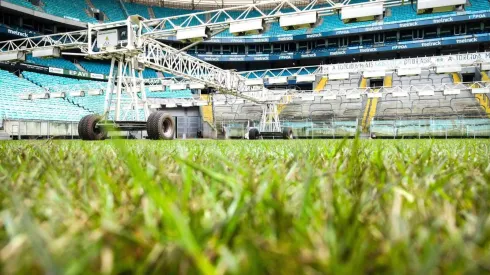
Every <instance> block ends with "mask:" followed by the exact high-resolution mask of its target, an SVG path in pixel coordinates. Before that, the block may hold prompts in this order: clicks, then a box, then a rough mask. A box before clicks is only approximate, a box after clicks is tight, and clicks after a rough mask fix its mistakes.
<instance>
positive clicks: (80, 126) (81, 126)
mask: <svg viewBox="0 0 490 275" xmlns="http://www.w3.org/2000/svg"><path fill="white" fill-rule="evenodd" d="M87 117H88V116H84V117H82V119H80V122H78V136H79V137H80V139H83V140H87V137H86V135H85V131H84V130H83V129H85V126H84V123H85V121H86V120H87Z"/></svg>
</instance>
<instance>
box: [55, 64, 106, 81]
mask: <svg viewBox="0 0 490 275" xmlns="http://www.w3.org/2000/svg"><path fill="white" fill-rule="evenodd" d="M48 72H49V73H52V74H62V75H69V76H73V77H82V78H92V79H98V80H106V79H107V76H105V75H103V74H94V73H87V72H80V71H72V70H67V69H61V68H54V67H49V69H48Z"/></svg>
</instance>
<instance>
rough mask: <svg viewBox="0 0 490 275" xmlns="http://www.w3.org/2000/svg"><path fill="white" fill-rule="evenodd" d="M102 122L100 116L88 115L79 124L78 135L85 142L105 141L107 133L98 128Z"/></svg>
mask: <svg viewBox="0 0 490 275" xmlns="http://www.w3.org/2000/svg"><path fill="white" fill-rule="evenodd" d="M101 120H102V117H101V116H99V115H87V116H85V117H83V118H82V119H81V120H80V122H79V123H78V135H79V136H80V137H81V138H82V139H83V140H104V139H106V138H107V131H106V130H105V129H102V128H97V127H96V126H97V123H98V122H99V121H101Z"/></svg>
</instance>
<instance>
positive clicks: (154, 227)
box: [0, 140, 490, 274]
mask: <svg viewBox="0 0 490 275" xmlns="http://www.w3.org/2000/svg"><path fill="white" fill-rule="evenodd" d="M489 147H490V142H489V141H488V140H312V141H309V140H292V141H211V140H209V141H205V140H202V141H182V140H176V141H168V142H150V141H122V140H120V141H104V142H81V141H21V142H15V141H11V142H1V143H0V183H1V184H0V188H1V189H0V199H1V213H0V246H1V247H0V260H1V262H0V267H1V270H3V271H2V273H4V274H5V273H24V274H25V273H27V274H36V273H51V274H56V273H62V274H82V273H83V274H87V273H105V274H111V273H123V272H127V273H129V272H130V273H144V274H148V273H155V274H162V273H167V274H177V273H178V274H196V273H204V274H263V273H269V274H319V273H330V274H351V273H367V272H368V273H392V274H393V273H394V274H404V273H409V274H430V273H483V272H490V261H489V259H490V216H489V214H490V185H489V183H490V152H489Z"/></svg>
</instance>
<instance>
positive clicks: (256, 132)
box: [248, 128, 260, 139]
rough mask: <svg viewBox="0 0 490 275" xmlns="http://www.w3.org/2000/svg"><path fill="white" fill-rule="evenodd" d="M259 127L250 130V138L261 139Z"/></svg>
mask: <svg viewBox="0 0 490 275" xmlns="http://www.w3.org/2000/svg"><path fill="white" fill-rule="evenodd" d="M259 135H260V133H259V129H257V128H252V129H250V130H249V131H248V139H259Z"/></svg>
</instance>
